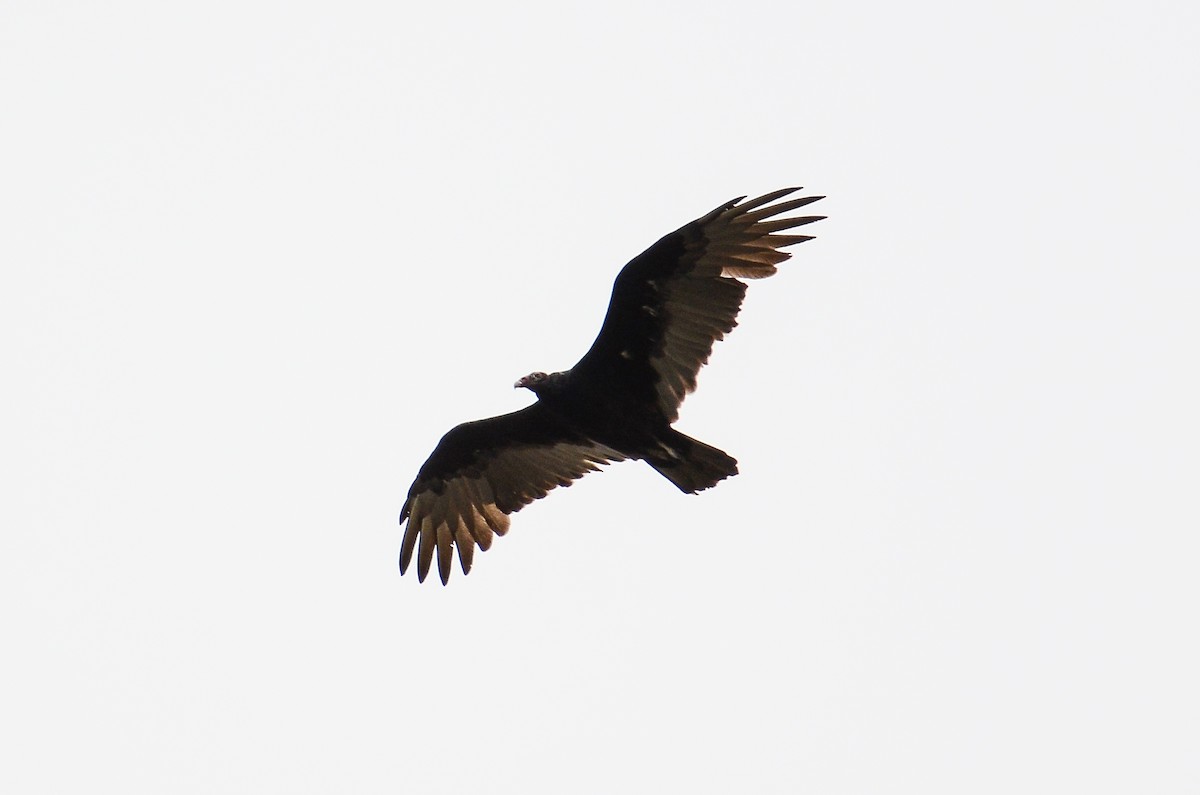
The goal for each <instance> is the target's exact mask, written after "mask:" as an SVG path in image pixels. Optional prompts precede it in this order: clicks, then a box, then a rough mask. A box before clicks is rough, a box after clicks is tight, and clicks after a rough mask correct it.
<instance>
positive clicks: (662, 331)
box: [400, 188, 825, 585]
mask: <svg viewBox="0 0 1200 795" xmlns="http://www.w3.org/2000/svg"><path fill="white" fill-rule="evenodd" d="M800 190H803V189H802V188H784V189H782V190H776V191H773V192H771V193H767V194H764V195H762V196H759V197H758V198H755V199H751V200H749V201H746V197H745V196H741V197H738V198H736V199H733V200H731V201H728V202H725V203H724V204H722V205H720V206H718V207H717V208H715V209H714V210H712V211H711V212H709V213H707V214H706V215H703V216H701V217H700V218H697V219H696V220H694V221H692V222H691V223H688V224H685V225H684V226H682V227H680V228H679V229H677V230H675V231H674V232H672V233H670V234H668V235H666V236H665V237H663V238H662V239H660V240H659V241H658V242H657V243H655V244H654V245H652V246H650V248H648V249H646V250H645V251H644V252H642V253H641V254H639V255H638V256H637V257H635V258H634V259H632V260H630V261H629V263H628V264H626V265H625V267H624V268H622V269H621V271H620V273H619V274H618V275H617V278H616V281H615V282H614V284H613V290H612V297H611V299H610V300H609V304H608V311H607V313H606V315H605V317H604V321H603V323H602V325H601V327H600V333H599V335H597V337H596V340H595V341H594V342H593V343H592V346H591V348H590V349H588V351H587V353H585V354H584V355H583V358H581V359H580V360H579V361H578V362H576V364H575V366H574V367H572V368H571V369H569V370H563V371H561V372H553V373H546V372H542V371H535V372H532V373H530V374H529V375H526V376H524V377H522V378H521V379H519V380H518V381H517V382H516V383H514V384H513V388H514V389H516V388H524V389H528V390H529V391H530V392H532V393H533V394H534V395H535V396H536V397H537V401H536V402H535V403H533V404H531V405H529V406H527V407H525V408H523V409H521V410H519V411H515V412H512V413H509V414H502V415H500V416H497V417H490V418H488V419H482V420H476V421H474V422H466V423H463V424H461V425H458V426H456V427H454V428H452V429H451V430H450V431H448V432H447V433H446V434H445V435H444V436H443V437H442V438H441V441H439V442H438V444H437V446H436V447H435V448H434V450H433V453H431V454H430V456H429V458H428V459H427V460H426V461H425V463H424V464H423V465H422V466H421V468H420V470H418V472H417V477H416V480H414V481H413V484H412V486H411V488H410V489H409V491H408V496H407V498H406V499H405V501H404V505H403V508H402V509H401V511H400V524H401V525H402V526H404V525H405V523H406V522H407V526H406V527H405V530H404V537H403V541H402V542H401V547H400V573H401V575H403V574H404V573H405V572H406V571H407V570H408V569H409V568H410V566H411V564H412V561H413V553H414V551H416V560H417V579H418V581H419V582H424V581H425V578H426V576H427V575H428V574H429V570H430V567H431V565H432V562H433V559H434V557H435V556H436V558H437V566H438V575H439V577H440V579H441V581H442V584H443V585H445V584H446V583H447V582H448V581H449V579H450V573H451V569H452V566H453V557H454V551H455V549H457V551H458V560H459V564H460V567H461V569H462V572H463V574H464V575H466V574H468V573H469V572H470V571H471V566H472V562H473V560H474V554H475V549H476V547H478V548H479V549H480V550H483V551H486V550H488V549H489V548H490V547H491V545H492V541H493V538H494V536H502V535H504V534H505V533H507V532H508V529H509V521H510V520H509V516H510V514H512V513H514V512H516V511H519V510H521V508H523V507H524V506H526V505H528V504H529V503H531V502H533V501H534V500H537V499H540V498H542V497H544V496H546V494H547V493H548V492H549V491H550V490H551V489H553V488H554V487H556V486H569V485H571V482H572V481H574V480H576V479H578V478H581V477H583V476H584V475H585V474H587V473H589V472H595V471H598V470H599V469H600V467H602V466H604V465H606V464H609V463H614V462H617V461H623V460H629V459H633V460H642V461H645V462H646V463H647V464H649V465H650V466H651V467H653V468H654V469H655V470H656V471H657V472H658V473H659V474H661V475H662V476H663V477H665V478H666V479H667V480H669V481H670V482H671V483H673V484H674V485H675V486H676V487H677V488H678V489H679V490H680V491H682V492H684V493H686V494H695V493H697V492H700V491H703V490H704V489H708V488H711V487H712V486H715V485H716V484H717V483H719V482H720V481H722V480H724V479H725V478H728V477H730V476H732V475H736V474H737V472H738V469H737V461H736V459H734V458H733V457H732V456H730V455H729V454H728V453H726V452H724V451H723V450H719V449H717V448H716V447H713V446H711V445H708V444H705V443H704V442H701V441H698V440H696V439H693V438H691V437H689V436H686V435H684V434H683V433H681V432H680V431H678V430H676V429H675V428H674V427H672V425H673V423H674V422H675V421H676V420H677V419H678V418H679V406H680V404H681V403H682V402H683V400H684V398H685V397H686V396H687V395H688V394H689V393H690V392H692V391H694V390H695V388H696V375H697V373H698V372H699V371H700V368H701V367H702V366H703V365H704V364H706V363H707V362H708V358H709V355H710V354H711V352H712V348H713V344H714V343H715V342H716V341H717V340H720V339H722V338H723V337H724V336H725V335H726V334H728V333H729V332H730V331H732V330H733V328H734V326H736V325H737V315H738V312H739V310H740V309H741V305H742V298H743V296H744V295H745V293H746V286H747V285H746V282H745V281H744V280H752V279H762V278H765V277H767V276H771V275H772V274H774V273H775V272H776V266H777V265H778V264H779V263H781V262H783V261H784V260H786V259H788V258H789V257H791V252H787V251H782V250H781V249H784V248H787V247H789V246H793V245H796V244H797V243H802V242H804V241H806V240H811V239H812V236H811V235H802V234H794V233H785V234H780V233H783V232H786V230H791V229H794V228H795V227H800V226H804V225H806V224H810V223H813V222H814V221H820V220H822V219H824V218H825V216H821V215H806V216H794V215H791V213H792V212H793V211H795V210H798V209H799V208H801V207H804V206H806V205H808V204H811V203H812V202H815V201H818V200H819V199H823V198H825V197H824V196H802V197H797V198H787V197H789V196H792V195H793V194H795V193H796V192H798V191H800ZM781 200H782V201H781ZM781 216H782V217H781Z"/></svg>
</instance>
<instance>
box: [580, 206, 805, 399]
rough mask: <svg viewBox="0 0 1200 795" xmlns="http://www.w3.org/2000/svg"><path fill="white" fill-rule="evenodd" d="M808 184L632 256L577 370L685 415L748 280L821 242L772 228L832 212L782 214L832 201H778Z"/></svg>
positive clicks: (710, 218)
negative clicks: (683, 407) (797, 249)
mask: <svg viewBox="0 0 1200 795" xmlns="http://www.w3.org/2000/svg"><path fill="white" fill-rule="evenodd" d="M798 190H800V188H785V189H783V190H777V191H774V192H773V193H768V194H767V195H765V196H759V197H758V198H757V199H752V200H750V201H743V199H745V197H744V196H743V197H742V198H740V199H734V200H733V201H731V202H728V203H726V204H723V205H721V206H720V207H718V208H716V209H715V210H713V211H712V212H711V213H709V214H708V215H705V216H704V217H702V218H698V219H696V220H695V221H692V222H691V223H690V224H687V225H686V226H684V227H682V228H681V229H678V230H677V231H675V232H672V233H671V234H669V235H667V236H666V237H664V238H663V239H662V240H659V241H658V242H657V243H655V244H654V245H653V246H651V247H650V248H648V249H647V250H646V251H644V252H643V253H642V254H640V255H639V256H637V257H636V258H635V259H633V260H631V261H630V262H629V264H628V265H626V266H625V267H624V268H623V269H622V270H621V273H620V274H619V275H618V276H617V280H616V283H615V284H614V285H613V292H612V299H611V300H610V301H609V305H608V314H607V315H606V316H605V318H604V325H603V326H601V328H600V334H599V336H597V337H596V341H595V342H594V343H592V347H591V349H590V350H589V351H588V352H587V353H586V354H585V355H584V357H583V358H582V359H580V360H579V362H578V363H577V364H576V365H575V367H573V368H572V370H571V372H572V375H573V376H576V377H582V378H586V379H588V381H589V383H591V384H594V385H597V388H601V386H604V387H608V388H611V389H619V390H621V391H622V392H623V393H624V394H625V395H627V396H630V397H632V396H637V397H638V398H641V399H644V400H646V401H647V402H650V403H653V404H656V405H657V407H658V409H659V410H660V411H661V412H662V414H663V415H664V416H665V417H666V419H667V420H668V421H669V422H674V421H675V420H676V419H678V418H679V405H680V404H681V403H682V402H683V399H684V397H686V396H687V394H688V393H689V392H691V391H693V390H694V389H695V388H696V374H697V373H698V372H699V371H700V368H701V367H703V366H704V364H705V362H707V361H708V357H709V354H710V353H712V347H713V343H714V342H716V341H717V340H719V339H722V338H723V337H724V336H725V335H726V334H727V333H729V332H730V331H732V330H733V327H734V326H736V325H737V320H736V318H737V314H738V310H739V309H741V306H742V296H743V295H745V292H746V285H745V284H744V283H743V282H741V281H739V279H762V278H765V277H767V276H770V275H771V274H773V273H775V266H776V265H778V264H779V263H781V262H783V261H784V260H786V259H787V258H789V257H790V256H791V254H790V253H788V252H786V251H780V249H782V248H785V247H787V246H791V245H795V244H796V243H801V242H803V241H805V240H811V239H812V237H811V236H810V235H795V234H784V235H779V234H772V233H774V232H779V231H782V230H785V229H792V228H794V227H797V226H803V225H804V224H809V223H812V222H813V221H819V220H821V219H822V218H824V217H825V216H821V215H809V216H802V217H785V218H776V216H780V215H783V214H785V213H788V212H791V211H793V210H796V209H798V208H800V207H803V206H805V205H807V204H811V203H812V202H815V201H817V200H818V199H822V198H824V197H823V196H804V197H802V198H797V199H788V200H787V201H781V202H780V201H778V200H779V199H782V198H783V197H785V196H788V195H790V194H792V193H795V192H796V191H798ZM739 202H740V203H739ZM773 202H778V203H773Z"/></svg>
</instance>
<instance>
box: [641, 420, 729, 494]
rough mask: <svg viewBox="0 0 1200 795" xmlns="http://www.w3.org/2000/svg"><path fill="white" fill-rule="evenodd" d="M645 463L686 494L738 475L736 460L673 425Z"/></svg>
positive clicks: (710, 486) (702, 489)
mask: <svg viewBox="0 0 1200 795" xmlns="http://www.w3.org/2000/svg"><path fill="white" fill-rule="evenodd" d="M646 463H647V464H649V465H650V466H652V467H654V469H655V470H656V471H657V472H658V474H660V475H662V476H663V477H664V478H666V479H667V480H669V481H671V482H672V483H674V484H675V485H676V486H677V487H679V490H680V491H682V492H684V493H686V494H695V493H696V492H698V491H704V490H705V489H707V488H712V487H713V486H715V485H717V484H718V483H720V482H721V481H722V480H724V479H725V478H727V477H731V476H733V475H736V474H737V471H738V469H737V459H735V458H733V457H732V456H730V455H729V454H728V453H726V452H725V451H723V450H718V449H717V448H715V447H712V446H710V445H707V444H705V443H704V442H698V441H696V440H695V439H693V438H692V437H690V436H685V435H684V434H682V433H680V432H679V431H677V430H675V429H674V428H671V429H670V433H669V434H668V435H667V436H665V437H664V438H662V439H660V440H659V450H658V451H657V452H656V453H655V455H653V456H647V457H646Z"/></svg>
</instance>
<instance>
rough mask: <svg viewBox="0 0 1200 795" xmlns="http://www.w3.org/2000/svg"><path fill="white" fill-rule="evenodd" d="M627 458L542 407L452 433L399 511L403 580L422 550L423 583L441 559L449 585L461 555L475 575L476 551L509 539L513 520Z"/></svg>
mask: <svg viewBox="0 0 1200 795" xmlns="http://www.w3.org/2000/svg"><path fill="white" fill-rule="evenodd" d="M624 458H625V456H623V455H621V454H620V453H618V452H617V451H616V450H613V449H611V448H609V447H605V446H604V445H601V444H596V443H595V442H592V441H591V440H589V439H587V438H584V437H582V436H580V435H579V434H577V433H573V432H572V431H570V430H569V429H568V428H566V427H564V426H563V425H562V424H561V423H559V422H558V421H557V420H556V419H555V418H554V416H553V415H551V414H550V413H549V412H547V411H546V410H545V409H544V408H542V406H541V404H540V403H535V404H533V405H532V406H529V407H528V408H525V409H522V410H521V411H516V412H513V413H512V414H503V415H501V416H499V417H491V418H490V419H486V420H478V421H476V422H467V423H463V424H462V425H459V426H458V427H456V428H453V429H452V430H451V431H450V432H449V433H447V434H446V435H445V436H443V437H442V440H441V441H440V442H438V446H437V447H436V448H434V451H433V453H432V455H430V456H429V460H428V461H426V462H425V464H424V465H423V466H422V467H421V471H420V472H418V473H417V479H416V481H415V482H414V483H413V484H412V488H410V489H409V490H408V499H407V500H405V502H404V508H403V509H402V510H401V511H400V522H401V523H403V522H404V521H405V520H406V519H407V520H408V527H406V528H405V530H404V542H403V544H402V545H401V547H400V573H401V574H403V573H404V572H405V571H407V569H408V567H409V564H411V563H412V556H413V550H414V549H416V550H417V578H418V579H419V580H420V581H422V582H424V581H425V576H426V575H427V574H429V567H430V564H431V562H432V561H433V555H434V552H435V551H436V552H437V560H438V574H439V575H440V576H441V579H442V584H443V585H444V584H445V583H446V582H447V581H448V580H449V579H450V565H451V561H452V557H453V554H454V548H455V547H457V548H458V559H459V562H460V564H461V565H462V571H463V574H466V573H468V572H469V571H470V570H471V560H472V558H473V557H474V554H475V547H476V546H478V547H479V548H480V549H482V550H487V549H488V548H489V547H490V546H491V545H492V536H493V534H496V535H504V534H505V533H506V532H508V514H510V513H513V512H515V511H519V510H521V508H523V507H524V506H526V505H528V504H529V503H531V502H533V501H534V500H536V499H540V498H541V497H545V496H546V494H547V492H549V491H550V490H551V489H553V488H554V487H555V486H569V485H571V481H573V480H575V479H576V478H581V477H583V476H584V475H586V474H587V473H588V472H595V471H597V470H598V469H599V465H601V464H606V463H608V462H610V461H620V460H623V459H624ZM418 541H420V544H419V545H418V544H417V542H418Z"/></svg>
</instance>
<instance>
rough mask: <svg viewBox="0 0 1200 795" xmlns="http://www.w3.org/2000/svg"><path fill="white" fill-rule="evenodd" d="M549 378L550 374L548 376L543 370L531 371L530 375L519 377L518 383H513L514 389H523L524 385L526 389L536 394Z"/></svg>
mask: <svg viewBox="0 0 1200 795" xmlns="http://www.w3.org/2000/svg"><path fill="white" fill-rule="evenodd" d="M549 378H550V376H548V375H546V374H545V373H543V372H542V371H540V370H538V371H536V372H532V373H530V374H529V375H527V376H525V377H523V378H519V379H517V383H515V384H513V389H521V388H522V387H524V388H525V389H528V390H529V391H530V392H533V393H534V394H535V395H536V394H537V392H538V390H539V389H541V388H542V387H543V386H544V385H545V384H546V381H547V379H549Z"/></svg>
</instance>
